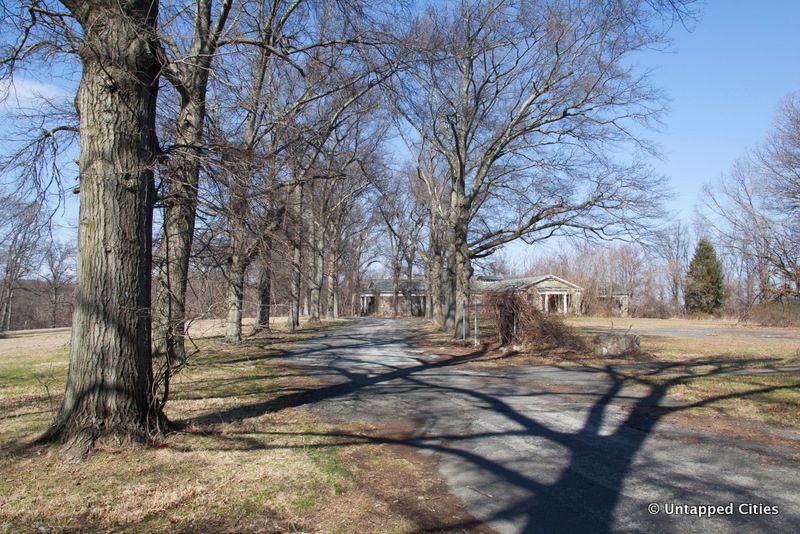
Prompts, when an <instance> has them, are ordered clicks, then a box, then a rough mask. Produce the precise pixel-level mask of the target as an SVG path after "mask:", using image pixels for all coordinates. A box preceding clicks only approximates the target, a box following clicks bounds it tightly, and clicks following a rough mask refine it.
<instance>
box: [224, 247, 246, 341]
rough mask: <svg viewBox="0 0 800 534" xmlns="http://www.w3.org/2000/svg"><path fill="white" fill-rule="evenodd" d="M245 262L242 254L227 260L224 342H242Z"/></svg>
mask: <svg viewBox="0 0 800 534" xmlns="http://www.w3.org/2000/svg"><path fill="white" fill-rule="evenodd" d="M247 263H248V262H247V261H245V258H244V257H243V255H242V254H232V255H231V257H230V258H229V259H228V269H227V272H226V273H225V274H226V277H227V280H228V318H227V324H226V326H225V342H226V343H234V344H236V343H241V341H242V301H243V297H244V278H245V274H246V273H247Z"/></svg>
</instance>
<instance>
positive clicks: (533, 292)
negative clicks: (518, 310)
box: [472, 274, 583, 315]
mask: <svg viewBox="0 0 800 534" xmlns="http://www.w3.org/2000/svg"><path fill="white" fill-rule="evenodd" d="M511 290H514V291H520V292H523V293H525V294H526V295H528V299H529V300H530V301H531V302H532V303H533V304H535V305H536V307H537V308H539V310H540V311H542V312H544V313H558V314H561V315H581V305H582V303H583V288H582V287H580V286H579V285H577V284H573V283H572V282H568V281H566V280H564V279H563V278H559V277H557V276H555V275H552V274H543V275H538V276H526V277H522V278H494V277H478V278H477V279H476V280H475V281H474V282H473V285H472V293H473V295H474V297H475V300H476V301H477V302H478V303H480V302H481V301H482V300H483V297H484V295H487V294H489V293H495V292H502V291H511Z"/></svg>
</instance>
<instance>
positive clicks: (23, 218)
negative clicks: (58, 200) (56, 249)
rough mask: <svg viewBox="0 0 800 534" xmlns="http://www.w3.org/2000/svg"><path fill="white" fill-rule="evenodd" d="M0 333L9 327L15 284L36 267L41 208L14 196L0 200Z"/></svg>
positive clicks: (39, 251) (38, 251) (40, 228)
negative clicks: (0, 281) (0, 224)
mask: <svg viewBox="0 0 800 534" xmlns="http://www.w3.org/2000/svg"><path fill="white" fill-rule="evenodd" d="M0 216H2V220H3V221H4V222H3V223H2V226H0V231H2V233H1V234H0V248H1V249H2V251H1V252H0V266H2V285H1V286H0V332H2V331H6V330H10V329H11V318H12V314H13V306H14V293H15V291H16V290H17V286H18V283H19V282H20V281H21V280H22V279H23V278H24V277H26V276H29V275H31V274H32V273H33V272H34V270H35V269H36V268H37V266H38V263H39V259H40V253H41V246H40V244H39V240H40V238H41V235H42V228H43V221H42V213H41V207H40V206H39V205H38V204H37V203H35V202H28V203H25V202H20V201H18V200H16V199H14V198H13V197H4V198H2V199H0Z"/></svg>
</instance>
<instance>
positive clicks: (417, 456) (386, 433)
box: [310, 421, 494, 534]
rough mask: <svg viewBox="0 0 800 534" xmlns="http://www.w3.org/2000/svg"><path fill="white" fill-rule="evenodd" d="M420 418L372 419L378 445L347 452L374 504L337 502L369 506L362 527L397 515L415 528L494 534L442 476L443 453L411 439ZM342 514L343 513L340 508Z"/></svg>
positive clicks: (372, 527) (380, 525) (370, 432)
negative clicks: (375, 422) (419, 447)
mask: <svg viewBox="0 0 800 534" xmlns="http://www.w3.org/2000/svg"><path fill="white" fill-rule="evenodd" d="M415 428H416V425H415V423H413V422H411V421H392V422H386V423H381V424H379V425H370V426H369V427H366V428H364V429H363V430H362V431H361V432H360V436H361V437H362V438H363V439H364V440H365V441H367V442H370V443H375V444H377V445H376V446H377V448H378V454H376V451H375V450H374V449H373V448H372V447H354V448H351V449H349V450H348V451H346V452H344V453H343V456H344V457H345V459H346V461H347V463H348V466H349V469H350V470H351V472H352V473H353V476H354V482H355V484H354V486H356V487H358V488H359V491H358V493H357V494H355V495H353V496H352V497H351V499H358V498H359V496H361V497H363V496H364V495H366V496H369V498H371V499H372V500H373V501H374V503H373V504H372V506H371V507H370V508H371V509H365V507H364V506H363V505H361V506H358V505H355V506H354V504H355V503H353V502H352V500H350V501H348V500H340V501H338V503H337V506H345V507H350V508H351V509H352V510H353V511H360V512H362V513H364V512H365V511H366V512H367V516H366V517H358V518H354V520H355V523H354V524H355V525H360V529H359V530H360V531H362V532H383V531H385V528H387V527H389V525H390V524H391V522H392V519H391V518H392V517H395V518H396V517H397V516H400V517H403V518H406V520H407V521H408V522H409V523H410V524H411V525H413V527H412V528H411V531H412V532H461V533H474V534H489V533H492V532H494V530H492V529H490V528H489V527H487V526H486V525H483V524H481V523H480V522H479V521H478V520H476V519H475V518H474V517H473V516H472V515H470V514H469V513H468V512H467V510H466V509H465V508H464V506H463V505H462V504H461V502H460V501H459V500H458V499H457V498H456V497H455V496H454V495H452V494H450V492H449V490H448V488H447V485H446V483H445V482H444V481H443V480H442V479H441V478H440V477H439V473H438V464H439V457H438V455H437V454H424V453H421V452H419V451H418V450H417V449H415V448H414V447H413V446H411V445H409V444H408V441H409V440H410V439H411V438H413V437H414V435H415ZM334 433H335V431H334ZM336 515H339V514H336ZM310 524H315V525H318V526H319V527H320V528H321V530H323V531H324V530H326V528H325V526H326V525H325V524H324V518H318V519H312V520H311V521H310Z"/></svg>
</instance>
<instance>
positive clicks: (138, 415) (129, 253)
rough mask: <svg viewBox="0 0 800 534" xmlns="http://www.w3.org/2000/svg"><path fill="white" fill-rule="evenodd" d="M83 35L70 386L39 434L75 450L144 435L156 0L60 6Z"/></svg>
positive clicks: (150, 416)
mask: <svg viewBox="0 0 800 534" xmlns="http://www.w3.org/2000/svg"><path fill="white" fill-rule="evenodd" d="M63 3H64V4H65V5H66V6H67V7H68V8H69V9H70V10H71V11H72V13H73V14H74V15H75V17H76V18H77V20H78V22H79V23H80V24H81V26H82V27H83V30H84V36H83V37H84V40H83V44H82V46H81V51H80V56H81V60H82V62H83V77H82V79H81V83H80V86H79V88H78V94H77V97H76V104H77V108H78V112H79V114H80V140H81V143H80V159H79V167H80V186H81V193H80V195H81V196H80V200H81V202H80V214H79V228H78V257H77V278H76V291H75V293H76V296H75V299H76V307H75V313H74V315H73V323H72V340H71V343H70V353H69V371H68V374H67V386H66V392H65V394H64V399H63V402H62V404H61V408H60V410H59V412H58V415H57V416H56V420H55V422H54V423H53V426H52V427H51V428H50V430H49V431H48V433H47V434H46V435H45V438H49V439H58V440H61V441H63V442H65V443H66V450H67V451H68V452H69V453H71V454H84V453H86V452H88V451H89V450H90V449H91V448H92V447H93V446H94V445H95V444H96V443H97V442H98V441H102V442H103V443H107V444H111V445H119V444H123V443H129V442H142V441H145V439H146V437H147V434H148V431H149V430H151V429H152V428H153V427H152V426H151V424H150V423H152V422H154V420H155V418H156V417H158V414H156V413H153V410H152V409H151V408H153V406H154V403H153V402H152V381H153V376H152V367H151V347H150V342H151V340H150V314H149V311H150V277H151V246H152V211H153V196H154V186H153V164H154V159H155V154H156V150H157V146H156V135H155V107H156V94H157V91H158V75H159V70H160V67H159V62H158V59H157V57H156V56H157V54H156V52H157V48H158V46H157V44H156V41H155V26H156V19H157V14H158V9H157V8H158V2H157V1H154V0H141V1H128V2H118V1H110V0H109V1H92V2H78V1H64V2H63Z"/></svg>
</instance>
